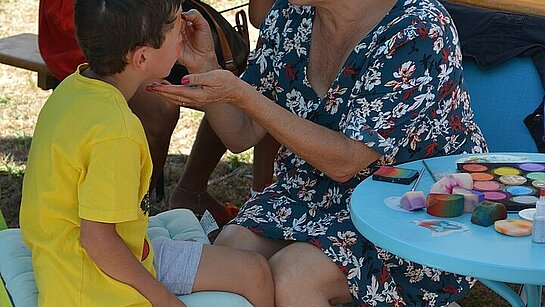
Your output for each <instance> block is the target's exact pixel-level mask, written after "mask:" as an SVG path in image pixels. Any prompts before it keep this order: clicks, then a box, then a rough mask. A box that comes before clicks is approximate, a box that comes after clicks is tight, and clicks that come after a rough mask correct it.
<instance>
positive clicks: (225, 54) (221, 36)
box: [183, 0, 250, 76]
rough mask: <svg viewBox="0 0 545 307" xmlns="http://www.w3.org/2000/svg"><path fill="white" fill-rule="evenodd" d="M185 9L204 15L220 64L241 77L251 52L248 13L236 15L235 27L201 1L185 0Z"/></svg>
mask: <svg viewBox="0 0 545 307" xmlns="http://www.w3.org/2000/svg"><path fill="white" fill-rule="evenodd" d="M183 9H184V11H188V10H189V9H196V10H197V11H199V12H200V13H201V15H203V17H204V18H205V19H206V20H207V21H208V24H209V25H210V29H211V30H212V36H213V37H214V43H215V49H216V50H215V51H216V55H217V57H218V61H219V64H220V65H221V67H222V68H223V69H227V70H230V71H231V72H233V73H234V74H235V75H237V76H239V75H240V74H241V73H242V72H243V71H244V69H246V64H247V63H246V60H247V59H248V53H249V52H250V38H249V35H248V21H247V18H246V13H245V12H244V11H243V10H240V11H238V12H237V13H236V15H235V19H236V25H235V26H234V27H233V26H232V25H231V24H230V23H229V22H228V21H227V20H226V19H225V18H224V17H223V16H222V15H221V14H220V13H219V12H218V11H216V10H215V9H214V8H212V7H211V6H210V5H208V4H206V3H203V2H201V1H199V0H185V1H184V3H183Z"/></svg>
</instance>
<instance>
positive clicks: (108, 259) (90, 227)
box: [80, 219, 185, 307]
mask: <svg viewBox="0 0 545 307" xmlns="http://www.w3.org/2000/svg"><path fill="white" fill-rule="evenodd" d="M80 235H81V246H82V247H83V248H84V249H85V251H86V252H87V253H88V254H89V257H90V258H91V259H92V260H93V261H94V262H95V264H96V265H97V266H98V267H99V268H100V269H101V270H102V271H103V272H104V273H106V274H108V276H110V277H112V278H113V279H115V280H118V281H120V282H122V283H125V284H127V285H129V286H131V287H133V288H135V289H136V290H137V291H138V292H140V293H141V294H142V295H143V296H145V297H146V298H147V299H148V300H149V301H150V302H151V303H152V305H153V306H154V307H157V306H165V307H167V306H185V304H183V303H182V301H180V300H179V299H178V298H177V297H176V296H174V295H173V294H172V293H170V292H169V291H168V289H167V288H165V287H164V286H163V285H162V284H161V283H160V282H159V281H158V280H157V279H155V278H154V277H153V275H151V274H150V272H148V271H147V270H146V269H145V268H144V266H143V265H142V264H141V263H140V261H138V259H136V257H135V256H134V255H133V254H132V253H131V252H130V250H129V248H128V247H127V245H126V244H125V242H124V241H123V240H122V239H121V237H119V235H118V233H117V231H116V230H115V224H109V223H99V222H93V221H89V220H84V219H81V230H80Z"/></svg>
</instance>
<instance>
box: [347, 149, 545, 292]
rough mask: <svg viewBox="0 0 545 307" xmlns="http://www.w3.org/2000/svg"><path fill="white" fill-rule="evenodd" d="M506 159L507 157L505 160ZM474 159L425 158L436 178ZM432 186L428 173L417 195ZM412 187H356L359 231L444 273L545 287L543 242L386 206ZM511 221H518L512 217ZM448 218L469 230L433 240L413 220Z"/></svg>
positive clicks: (537, 157) (531, 157)
mask: <svg viewBox="0 0 545 307" xmlns="http://www.w3.org/2000/svg"><path fill="white" fill-rule="evenodd" d="M500 155H503V157H506V158H509V157H510V158H513V157H517V159H521V160H524V159H525V160H527V161H535V162H545V155H544V154H530V153H502V154H494V156H493V157H492V156H491V155H479V156H488V157H490V158H494V157H496V158H497V157H500ZM507 155H508V156H507ZM470 156H471V155H463V156H462V155H455V156H445V157H436V158H430V159H426V163H427V164H428V166H429V167H430V169H431V170H432V171H433V172H434V174H435V175H436V176H438V177H442V176H443V175H445V174H449V173H455V172H457V171H456V161H457V160H459V159H461V158H467V157H470ZM473 156H475V155H473ZM399 167H406V168H412V169H416V170H420V169H421V168H422V167H423V163H422V161H413V162H410V163H405V164H401V165H399ZM433 183H434V181H433V179H432V177H431V175H430V174H429V173H428V172H424V173H423V175H422V178H421V179H420V182H419V184H418V187H417V188H416V190H417V191H423V192H424V194H425V195H427V194H428V192H429V188H430V186H431V185H432V184H433ZM411 187H412V184H411V185H403V184H395V183H387V182H381V181H375V180H372V179H371V177H369V178H367V179H366V180H364V181H363V182H362V183H361V184H360V185H358V187H357V188H356V189H355V191H354V193H353V194H352V199H351V206H350V207H351V209H350V210H351V215H352V220H353V222H354V224H355V226H356V228H357V229H358V230H359V231H360V232H361V233H362V234H363V235H364V236H365V237H366V238H367V239H369V240H370V241H371V242H373V243H374V244H376V245H377V246H380V247H382V248H384V249H386V250H388V251H390V252H391V253H394V254H396V255H398V256H400V257H403V258H405V259H407V260H411V261H414V262H416V263H420V264H424V265H427V266H430V267H435V268H438V269H441V270H445V271H449V272H453V273H458V274H463V275H469V276H474V277H476V278H484V279H489V280H494V281H502V282H511V283H520V284H530V285H545V244H536V243H533V242H532V240H531V236H526V237H509V236H505V235H501V234H499V233H497V232H496V231H495V230H494V226H490V227H482V226H478V225H475V224H473V223H471V213H464V214H463V215H462V216H460V217H455V218H441V217H435V216H432V215H429V214H427V213H426V212H425V210H418V211H415V212H412V213H410V212H402V211H398V210H394V209H392V208H390V207H388V206H386V205H385V199H386V198H388V197H392V196H398V197H401V196H403V194H404V193H405V192H407V191H409V190H410V189H411ZM508 218H519V217H518V215H517V214H516V213H510V214H509V216H508ZM419 220H446V221H450V222H458V223H462V224H464V225H465V226H467V228H468V230H467V231H464V232H453V233H450V234H448V235H445V236H436V237H432V232H431V231H430V230H429V229H426V228H424V227H420V226H418V225H416V224H414V223H411V222H413V221H419Z"/></svg>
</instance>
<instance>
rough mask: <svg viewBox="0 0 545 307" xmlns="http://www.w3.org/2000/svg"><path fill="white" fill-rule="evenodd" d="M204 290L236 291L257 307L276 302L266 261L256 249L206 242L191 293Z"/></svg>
mask: <svg viewBox="0 0 545 307" xmlns="http://www.w3.org/2000/svg"><path fill="white" fill-rule="evenodd" d="M205 290H218V291H228V292H233V293H237V294H240V295H242V296H244V297H245V298H246V299H248V301H250V303H252V305H254V306H256V307H261V306H274V305H275V304H274V283H273V278H272V274H271V269H270V266H269V263H268V261H267V259H265V257H263V256H262V255H260V254H258V253H256V252H250V251H244V250H239V249H234V248H229V247H224V246H217V245H205V246H204V247H203V250H202V256H201V261H200V263H199V267H198V269H197V275H196V277H195V282H194V284H193V292H197V291H205Z"/></svg>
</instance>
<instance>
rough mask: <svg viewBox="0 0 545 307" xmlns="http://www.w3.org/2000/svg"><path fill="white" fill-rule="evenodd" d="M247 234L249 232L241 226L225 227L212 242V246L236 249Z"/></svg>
mask: <svg viewBox="0 0 545 307" xmlns="http://www.w3.org/2000/svg"><path fill="white" fill-rule="evenodd" d="M247 232H250V231H249V230H247V229H246V228H244V227H242V226H239V225H226V226H225V227H223V229H222V230H221V232H220V233H219V235H218V237H217V238H216V240H215V241H214V245H220V246H229V247H235V248H238V247H239V246H240V242H241V240H244V239H245V238H246V237H247V236H248V234H247Z"/></svg>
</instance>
